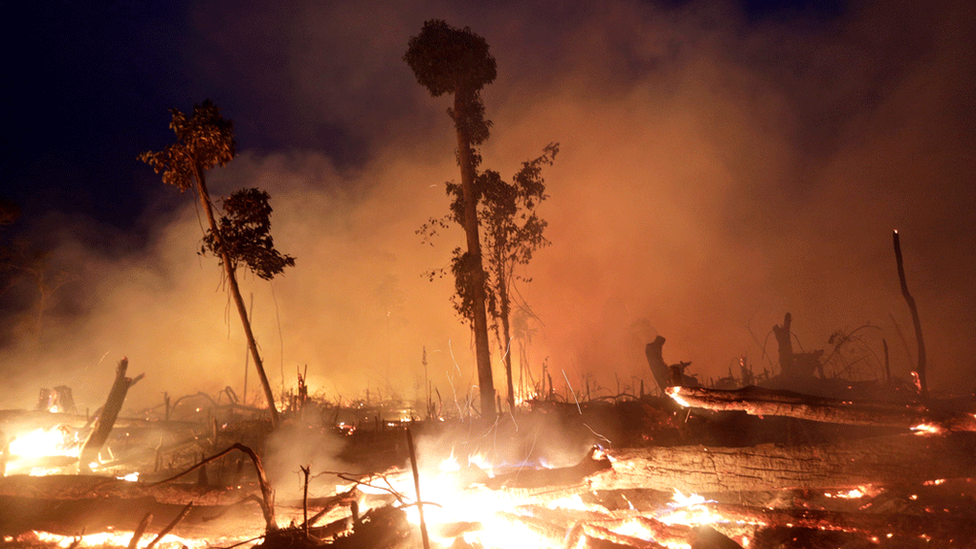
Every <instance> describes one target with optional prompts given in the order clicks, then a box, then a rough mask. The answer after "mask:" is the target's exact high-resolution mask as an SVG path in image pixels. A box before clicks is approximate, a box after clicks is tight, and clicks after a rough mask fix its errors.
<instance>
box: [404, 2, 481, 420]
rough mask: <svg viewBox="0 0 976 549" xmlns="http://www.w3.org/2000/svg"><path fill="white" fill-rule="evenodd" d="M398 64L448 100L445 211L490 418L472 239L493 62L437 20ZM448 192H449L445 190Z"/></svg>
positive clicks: (477, 43)
mask: <svg viewBox="0 0 976 549" xmlns="http://www.w3.org/2000/svg"><path fill="white" fill-rule="evenodd" d="M403 59H404V61H406V63H407V64H408V65H409V66H410V68H411V69H412V70H413V73H414V76H416V78H417V82H418V83H420V85H422V86H424V87H425V88H427V90H428V91H429V92H430V94H431V96H433V97H440V96H441V95H444V94H445V93H451V94H454V106H453V108H451V109H449V110H448V114H449V115H450V116H451V118H452V119H453V120H454V128H455V130H456V132H457V162H458V166H459V167H460V170H461V183H460V189H459V191H460V193H459V194H460V196H461V200H460V202H458V201H456V202H455V204H452V206H451V213H452V216H453V220H454V221H455V222H457V223H458V224H460V225H461V226H462V227H464V232H465V240H466V243H467V251H466V252H464V253H463V254H460V255H458V254H455V256H456V257H457V258H458V261H459V264H460V266H461V268H462V272H461V274H462V276H461V277H460V278H457V279H456V282H457V283H458V284H462V283H463V286H464V287H465V288H470V292H471V311H470V316H468V317H467V318H468V319H469V320H470V322H471V324H472V329H473V330H474V337H475V355H476V359H477V364H478V387H479V390H480V395H481V414H482V417H484V418H486V419H492V418H494V416H495V387H494V382H493V380H492V374H491V351H490V349H489V346H488V319H487V312H486V306H485V300H486V291H485V271H484V267H483V264H482V258H481V240H480V238H479V235H478V212H477V204H478V196H477V194H476V191H475V178H476V177H477V171H478V165H479V164H480V163H481V155H480V154H479V152H478V150H477V148H476V147H477V146H478V145H480V144H481V143H483V142H484V141H485V140H486V139H487V138H488V133H489V132H488V128H489V127H490V125H491V123H490V122H489V121H487V120H485V106H484V103H482V101H481V89H482V88H483V87H484V86H486V85H487V84H490V83H491V82H492V81H494V80H495V75H496V70H495V58H494V57H492V56H491V54H490V53H488V43H487V42H486V41H485V39H484V38H482V37H481V36H478V35H477V34H475V33H473V32H472V31H471V29H470V28H468V27H465V28H464V29H456V28H454V27H451V26H450V25H448V24H447V23H445V22H444V21H442V20H439V19H434V20H429V21H426V22H425V23H424V26H423V28H422V29H421V32H420V34H419V35H417V36H414V37H411V38H410V42H409V45H408V49H407V53H406V54H405V55H404V56H403ZM448 192H451V191H450V189H449V190H448Z"/></svg>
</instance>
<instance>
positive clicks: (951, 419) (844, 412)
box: [667, 387, 976, 433]
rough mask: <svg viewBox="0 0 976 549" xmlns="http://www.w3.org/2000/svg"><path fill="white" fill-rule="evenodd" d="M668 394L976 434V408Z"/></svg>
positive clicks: (814, 416)
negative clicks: (975, 432)
mask: <svg viewBox="0 0 976 549" xmlns="http://www.w3.org/2000/svg"><path fill="white" fill-rule="evenodd" d="M667 392H668V395H670V396H671V398H673V399H674V400H675V401H676V402H678V403H679V404H681V405H682V406H686V407H693V408H705V409H708V410H720V411H736V410H737V411H744V412H746V413H748V414H750V415H755V416H785V417H792V418H797V419H806V420H813V421H821V422H826V423H840V424H845V425H871V426H878V427H898V428H903V429H914V430H918V431H924V432H928V433H933V432H935V433H938V432H945V431H970V432H973V431H976V415H974V413H976V409H974V407H973V406H972V405H970V406H965V405H962V406H960V405H958V404H955V405H951V406H950V405H940V403H938V402H929V403H928V404H922V403H918V402H880V401H853V400H842V399H835V398H823V397H816V396H811V395H804V394H801V393H794V392H791V391H782V390H773V389H763V388H760V387H746V388H743V389H734V390H722V389H706V388H702V387H670V388H668V390H667Z"/></svg>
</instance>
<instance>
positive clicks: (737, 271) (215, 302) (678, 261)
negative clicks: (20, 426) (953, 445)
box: [0, 0, 976, 409]
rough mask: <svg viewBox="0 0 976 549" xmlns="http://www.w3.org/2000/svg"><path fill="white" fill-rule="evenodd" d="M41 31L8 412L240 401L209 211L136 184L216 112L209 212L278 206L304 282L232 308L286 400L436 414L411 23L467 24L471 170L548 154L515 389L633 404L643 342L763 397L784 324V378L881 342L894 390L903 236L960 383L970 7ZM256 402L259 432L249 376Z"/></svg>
mask: <svg viewBox="0 0 976 549" xmlns="http://www.w3.org/2000/svg"><path fill="white" fill-rule="evenodd" d="M29 9H31V10H33V11H32V12H31V13H29V14H27V15H26V16H21V17H20V18H18V19H16V23H15V24H14V25H13V26H14V27H15V28H14V29H11V30H10V31H8V34H9V35H10V36H12V37H13V38H14V39H15V42H17V43H18V44H19V45H20V46H21V47H20V49H18V50H17V54H16V58H15V59H12V60H11V63H12V66H13V76H14V77H13V78H10V79H8V88H13V90H12V93H13V99H12V100H10V101H9V102H8V105H7V109H5V110H6V111H7V112H5V114H4V119H5V123H4V126H5V130H6V131H5V134H6V135H5V136H4V138H3V139H4V145H3V151H4V152H3V163H2V164H3V165H2V166H0V170H2V171H0V174H2V175H0V181H2V186H3V187H2V192H0V195H2V196H3V197H4V198H5V199H6V200H9V201H13V202H14V203H16V204H18V205H19V207H20V209H21V212H22V214H21V217H20V218H19V219H18V220H17V222H16V224H15V225H13V226H10V227H4V228H2V229H0V230H2V231H3V232H2V233H0V236H2V238H3V239H4V243H5V244H6V245H7V246H8V247H10V246H14V244H12V242H14V241H15V240H16V241H17V242H19V243H20V244H17V245H21V246H28V247H29V248H30V249H31V250H34V251H35V252H44V253H45V256H44V257H45V259H44V261H45V263H44V265H45V270H44V279H43V282H44V284H43V285H41V284H39V283H38V281H37V278H36V277H31V276H27V277H22V278H20V279H17V280H16V281H15V283H14V284H13V285H12V286H10V287H9V288H8V289H7V290H6V291H5V293H4V295H3V296H2V304H3V307H4V309H3V313H4V317H5V319H6V321H5V322H4V324H3V334H2V337H0V341H2V343H3V344H4V348H3V350H2V352H0V371H2V373H3V375H4V380H5V383H4V385H5V387H4V390H3V392H2V393H0V405H2V406H3V407H13V406H29V405H31V404H32V403H33V401H34V399H35V398H36V395H37V391H38V389H39V388H40V387H50V386H53V385H61V384H66V385H69V386H72V387H73V388H74V390H75V393H76V400H78V401H79V405H80V406H82V407H86V406H87V407H90V408H91V409H94V408H96V407H97V406H99V405H100V404H101V401H102V400H103V399H104V395H105V394H106V393H107V390H108V386H109V384H110V380H111V378H112V376H113V375H114V364H115V363H116V361H117V360H118V359H119V358H121V357H122V356H128V358H129V360H130V366H129V368H130V372H131V374H133V375H134V374H137V373H142V372H145V374H146V379H145V380H144V381H142V382H140V383H139V384H138V385H137V386H136V387H135V388H134V389H133V391H132V393H130V404H131V401H133V400H134V401H135V402H142V403H145V406H150V405H153V404H155V403H158V402H161V400H162V393H163V392H164V391H165V392H169V393H170V394H171V395H181V394H186V393H195V392H197V391H205V392H209V393H211V394H214V393H216V391H219V390H221V389H223V388H224V387H225V386H230V387H232V388H233V389H234V390H235V391H236V392H237V393H238V394H240V393H241V392H242V391H243V385H244V371H245V360H246V359H245V356H246V353H245V343H244V341H243V334H242V330H241V328H240V322H239V319H238V318H237V314H236V311H235V310H234V309H233V307H232V306H231V305H230V303H229V301H228V298H227V295H226V292H224V291H223V286H222V276H221V270H220V269H219V268H218V266H217V261H216V260H215V259H214V258H212V257H209V256H200V255H198V253H197V252H198V250H199V246H200V238H201V236H202V226H203V224H204V223H205V221H204V220H203V218H202V213H201V212H199V211H198V210H197V209H196V207H195V201H194V200H193V197H192V196H191V195H189V194H185V195H180V194H179V193H178V192H177V191H176V190H175V189H174V188H171V187H166V186H164V185H163V183H162V182H161V180H160V179H159V177H158V176H157V175H155V174H153V173H152V170H151V169H150V168H149V167H147V166H145V165H144V164H142V163H140V162H139V161H138V160H136V155H137V154H138V153H140V152H142V151H146V150H159V149H161V148H163V147H165V146H166V145H167V144H169V143H170V142H172V133H171V132H169V130H168V129H167V125H168V123H169V118H170V115H169V113H168V109H170V108H173V107H175V108H179V109H180V110H183V111H184V112H188V111H190V110H192V107H193V104H194V103H199V102H201V101H203V100H204V99H206V98H211V99H213V100H214V101H215V102H216V103H217V105H218V106H220V107H221V109H222V113H223V114H224V116H225V117H227V118H230V119H232V120H233V121H234V124H235V129H236V132H237V142H238V152H239V155H238V157H237V158H236V159H235V160H234V161H233V162H231V163H230V164H229V165H228V166H227V167H225V168H222V169H218V170H215V171H213V172H212V173H211V174H210V177H211V180H210V183H211V185H212V191H213V192H214V194H215V195H227V194H230V192H232V191H233V190H236V189H238V188H242V187H249V186H258V187H261V188H263V189H265V190H267V191H269V192H270V193H271V195H272V206H273V207H274V210H275V211H274V215H273V217H272V231H273V234H274V236H275V243H276V245H277V247H278V248H279V249H280V250H281V251H283V252H285V253H288V254H291V255H293V256H295V257H296V258H297V265H296V267H294V268H292V269H288V270H287V271H286V273H285V275H284V276H281V277H279V278H277V279H275V281H274V282H273V283H268V282H265V281H262V280H260V279H257V278H256V277H254V276H246V277H244V279H243V280H242V290H243V292H244V294H245V300H246V301H248V302H249V303H250V305H249V306H251V307H252V311H253V317H254V324H255V332H256V336H257V338H258V341H259V345H260V348H261V350H262V353H263V356H264V359H265V363H266V367H267V368H268V370H269V375H270V377H271V379H272V383H273V384H274V385H275V386H276V388H280V387H281V385H282V383H284V384H285V385H286V386H288V387H293V386H294V384H295V374H296V371H298V370H300V369H301V370H304V368H305V367H306V366H307V368H308V375H309V382H310V384H311V386H312V390H313V391H321V392H324V393H326V394H328V395H330V396H331V397H332V398H338V397H340V396H341V397H342V398H343V399H344V401H349V400H350V399H353V398H359V397H362V396H364V394H365V391H366V390H367V389H369V390H370V391H371V394H373V395H375V394H377V392H379V393H380V394H382V395H383V396H389V395H390V394H392V393H396V394H398V395H399V396H402V397H404V398H408V399H412V398H414V397H415V396H416V395H418V394H422V389H423V387H424V386H425V381H424V380H425V376H426V379H429V381H430V382H431V383H432V384H433V386H435V387H437V389H438V391H439V392H440V395H441V397H442V399H443V401H444V402H445V403H448V402H452V401H453V398H454V396H453V395H455V394H456V395H458V398H463V397H464V396H465V395H466V394H468V393H469V392H470V391H471V386H472V384H473V383H474V382H475V381H476V379H477V376H476V375H475V373H474V365H473V357H472V351H471V347H472V341H471V336H470V332H469V330H467V328H466V327H465V326H464V325H463V324H462V323H461V322H460V321H459V320H458V319H457V318H456V317H455V315H454V312H453V309H452V307H451V304H450V302H449V296H450V293H451V291H452V288H453V284H452V282H451V281H449V280H447V279H440V280H435V281H434V282H429V281H428V280H427V279H426V278H425V277H424V276H423V273H424V272H425V271H427V270H430V269H432V268H438V267H444V266H447V264H448V262H449V258H450V252H451V249H453V248H454V247H455V246H458V245H461V244H462V242H463V235H462V234H461V231H460V230H454V231H453V232H445V233H443V234H441V235H440V236H439V237H438V238H436V239H435V240H434V241H433V242H432V244H433V245H430V244H424V243H423V242H422V241H421V238H420V237H419V236H417V235H416V234H415V231H416V229H418V228H419V227H420V226H421V225H422V224H423V223H424V222H426V221H427V220H428V219H429V218H431V217H439V216H442V215H443V214H445V213H446V212H447V205H448V198H447V197H446V196H445V192H444V183H445V182H446V181H449V180H454V179H457V178H458V170H457V166H456V165H455V162H454V146H455V144H456V142H455V137H454V134H453V127H452V123H451V120H450V119H449V118H448V116H447V114H446V110H447V108H448V106H449V105H450V101H449V99H448V98H446V97H439V98H431V97H430V96H429V94H428V93H427V91H426V90H425V89H424V88H422V87H421V86H420V85H418V84H417V83H416V80H415V78H414V76H413V74H412V73H411V71H410V69H409V67H408V66H407V65H406V64H405V63H404V62H403V61H402V56H403V54H404V52H405V51H406V47H407V41H408V40H409V38H410V37H411V36H413V35H416V34H417V33H419V31H420V29H421V26H422V24H423V22H424V21H425V20H427V19H432V18H439V19H444V20H446V21H447V22H448V23H450V24H452V25H454V26H457V27H464V26H470V27H471V29H472V30H473V31H474V32H476V33H478V34H480V35H481V36H483V37H484V38H485V39H486V40H487V41H488V43H489V44H490V46H491V53H492V54H493V55H494V57H495V58H496V60H497V63H498V78H497V79H496V81H495V82H494V83H493V84H491V85H490V86H488V87H487V88H486V89H485V91H484V93H483V99H484V101H485V105H486V114H487V117H488V118H490V119H491V120H492V122H493V126H492V133H491V137H490V138H489V140H488V141H487V142H486V143H485V145H484V147H483V149H482V153H483V157H484V164H483V168H489V169H495V170H498V171H500V172H501V173H502V175H503V176H511V175H512V174H513V173H514V172H515V171H516V170H517V169H518V168H519V167H520V163H521V162H523V161H525V160H529V159H532V158H535V157H536V156H538V155H539V154H541V152H542V149H543V147H545V146H546V145H547V144H548V143H550V142H558V143H559V144H560V152H559V154H558V156H557V157H556V163H555V165H554V166H552V167H551V168H547V169H546V170H545V172H544V174H543V175H544V177H545V179H546V183H547V187H548V192H549V195H550V198H549V199H548V200H547V201H546V202H544V203H543V205H542V206H541V209H540V214H541V215H542V216H543V217H544V218H545V219H547V220H548V222H549V228H548V237H549V239H550V240H551V241H552V246H550V247H549V248H546V249H544V250H541V251H539V252H538V253H537V254H536V257H535V259H534V260H533V262H532V263H531V264H530V265H529V266H528V267H527V269H526V270H525V271H524V273H523V274H524V275H525V276H527V277H531V279H532V281H531V283H522V284H520V285H519V287H518V291H519V294H520V296H521V297H522V298H523V300H524V303H526V304H527V305H528V306H529V307H531V311H532V313H533V314H534V317H533V319H531V320H530V323H529V324H530V327H531V328H532V330H533V331H534V332H533V335H532V338H531V342H530V344H529V345H528V348H527V351H526V355H527V357H528V361H529V365H530V367H531V369H532V374H533V376H534V379H535V381H536V382H538V380H539V375H540V372H541V368H542V365H543V364H544V363H545V364H546V365H547V368H548V371H549V372H550V373H551V374H552V377H553V380H554V381H556V383H557V386H558V385H564V384H565V382H566V381H568V382H569V384H570V385H571V386H572V387H573V388H574V389H575V390H577V391H579V390H580V389H581V387H584V386H585V385H586V384H589V385H590V387H591V390H593V388H594V387H597V386H599V387H602V391H603V392H602V393H601V394H616V393H618V392H619V391H621V390H624V389H625V388H627V387H631V388H636V386H637V384H639V383H640V380H641V379H644V380H645V385H646V387H647V389H648V390H650V389H652V388H653V387H655V383H654V381H653V378H652V377H651V376H650V372H649V370H648V367H647V364H646V361H645V359H644V355H643V349H644V345H645V344H646V343H648V342H650V341H652V340H653V339H654V337H655V336H656V335H662V336H664V337H666V338H667V344H666V345H665V347H664V356H665V360H667V361H668V362H678V361H691V362H692V366H691V368H690V369H689V372H694V373H698V374H700V375H701V376H702V377H704V378H709V377H711V378H717V377H721V376H724V375H727V373H728V372H729V368H730V366H732V365H733V364H735V365H736V366H735V370H736V372H737V370H738V361H739V359H740V357H746V360H747V361H748V362H749V363H750V364H752V365H753V367H754V369H755V370H756V371H757V372H761V371H762V370H763V368H766V369H769V370H774V368H773V363H775V356H776V354H775V343H774V341H773V339H772V337H771V335H770V328H771V327H772V326H773V325H774V324H779V323H782V321H783V315H784V314H785V313H786V312H790V313H792V315H793V319H794V320H793V329H794V333H795V335H796V338H797V340H796V345H797V346H798V348H802V349H804V350H814V349H827V353H828V354H830V353H831V351H832V349H833V344H831V343H829V340H830V338H831V335H832V334H834V333H835V332H837V331H842V332H844V333H847V334H849V333H852V332H853V333H854V334H855V338H856V341H855V342H854V344H852V345H849V346H847V347H846V348H845V349H846V351H847V352H848V355H845V356H840V357H835V363H834V364H840V365H841V366H843V365H851V366H852V369H853V370H861V371H868V372H873V373H875V374H877V373H878V372H879V371H880V364H882V363H883V360H884V359H883V353H884V351H883V348H882V339H883V340H884V341H885V342H887V344H888V347H889V350H890V357H891V358H890V363H891V371H892V374H893V375H896V376H899V377H905V378H907V377H908V375H909V371H910V370H911V369H912V368H913V367H914V363H915V362H914V361H915V359H914V356H915V348H916V347H915V341H914V336H913V330H912V324H911V317H910V315H909V310H908V307H907V305H906V303H905V300H904V299H903V297H902V294H901V291H900V288H899V283H898V277H897V272H896V269H895V261H894V254H893V250H892V242H891V241H892V237H891V235H892V230H893V229H897V230H899V231H900V235H901V245H902V249H903V251H904V256H905V268H906V275H907V280H908V285H909V289H910V290H911V292H912V294H913V296H914V298H915V299H916V301H917V302H918V307H919V314H920V317H921V322H922V328H923V333H924V336H925V344H926V348H927V351H928V365H929V372H930V374H929V376H930V377H929V383H930V385H931V386H932V387H933V389H934V390H936V391H948V390H951V391H955V392H959V391H966V392H969V391H972V390H973V389H974V385H976V383H974V382H973V381H972V376H973V371H974V370H976V313H974V310H976V285H974V272H976V189H974V177H976V176H974V175H973V174H974V168H976V158H974V151H976V130H974V128H976V108H974V104H973V97H976V60H974V55H973V52H974V51H976V43H974V42H976V40H974V38H976V9H974V8H973V7H972V5H971V4H970V3H969V2H966V1H963V0H959V1H936V2H931V3H928V2H925V3H920V2H913V1H909V0H904V1H875V2H870V1H866V2H856V1H851V2H843V1H838V2H830V3H822V2H792V3H778V2H757V1H754V0H753V1H748V2H746V1H735V0H728V1H726V2H718V1H680V0H678V1H676V0H660V1H657V2H654V1H646V2H638V1H636V0H635V1H627V0H613V1H609V2H599V3H593V2H577V1H563V0H561V1H558V2H557V1H552V2H547V1H543V2H386V3H382V2H373V3H367V4H363V3H354V2H346V3H344V2H315V1H306V2H301V1H296V2H239V1H233V2H231V1H223V0H213V1H206V2H176V3H168V4H165V5H155V4H154V5H149V4H139V3H131V2H119V3H116V4H115V5H111V6H109V7H105V8H90V7H81V6H80V5H79V6H78V7H75V6H73V5H67V6H60V7H58V8H53V7H44V6H36V7H30V8H29ZM90 9H95V10H96V11H89V10H90ZM99 9H100V10H101V11H98V10H99ZM7 19H8V21H14V19H12V18H9V17H8V18H7ZM25 264H30V265H35V264H36V262H35V263H31V262H26V260H24V262H22V263H21V265H25ZM5 280H6V279H5ZM6 283H7V282H6V281H5V284H6ZM5 287H6V286H5ZM42 287H43V288H44V289H45V291H43V292H40V291H39V289H41V288H42ZM40 296H43V303H42V302H41V300H40ZM39 311H41V313H40V314H39ZM868 325H869V326H868ZM865 326H868V327H865ZM835 341H836V340H835ZM517 347H518V345H517V344H516V345H513V352H514V353H515V354H516V357H518V355H519V353H518V348H517ZM764 347H765V352H766V353H767V354H764V350H763V349H764ZM424 349H426V356H427V365H426V373H425V367H424V365H423V364H422V359H423V353H424ZM769 354H771V355H772V357H770V356H769ZM494 358H495V360H496V362H497V360H498V353H497V351H496V353H495V356H494ZM517 365H518V360H516V367H517ZM282 373H283V374H284V378H283V379H282ZM248 384H249V385H248V393H249V395H251V396H250V397H249V399H250V401H251V402H254V401H255V400H257V396H256V395H257V381H256V376H255V375H254V372H250V374H249V377H248ZM495 386H496V388H498V389H499V390H503V388H504V378H503V377H502V371H501V369H500V368H497V369H496V374H495Z"/></svg>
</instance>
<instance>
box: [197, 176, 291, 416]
mask: <svg viewBox="0 0 976 549" xmlns="http://www.w3.org/2000/svg"><path fill="white" fill-rule="evenodd" d="M194 172H195V173H194V175H195V177H196V180H197V190H198V191H199V192H198V194H199V195H200V204H201V205H202V206H203V211H204V212H206V214H207V222H208V223H209V224H210V231H211V232H212V233H213V235H214V244H216V248H217V249H218V250H221V252H220V260H221V262H222V263H223V264H224V273H225V274H226V275H227V283H228V284H229V285H230V295H231V297H232V298H233V300H234V305H235V306H237V313H238V314H239V315H240V317H241V324H242V325H243V326H244V336H245V337H246V338H247V347H248V349H250V351H251V357H252V358H254V367H255V368H256V369H257V371H258V378H260V380H261V386H262V387H263V388H264V397H265V399H266V400H267V401H268V410H269V411H270V413H271V426H272V427H273V428H277V427H278V423H279V422H278V408H276V407H275V401H274V393H272V391H271V383H270V382H269V381H268V375H267V374H266V373H265V372H264V362H262V361H261V354H260V353H259V352H258V345H257V342H256V341H255V339H254V333H253V332H252V331H251V321H250V320H249V319H248V316H247V309H246V308H245V307H244V298H243V297H241V289H240V288H239V287H238V285H237V276H236V274H235V268H234V264H233V263H232V262H231V259H230V256H229V255H228V253H227V252H226V250H224V247H223V246H221V239H220V230H219V228H218V226H217V220H216V219H215V218H214V214H213V208H212V207H211V205H210V192H209V191H208V190H207V182H206V180H205V179H204V176H203V169H201V168H200V166H194Z"/></svg>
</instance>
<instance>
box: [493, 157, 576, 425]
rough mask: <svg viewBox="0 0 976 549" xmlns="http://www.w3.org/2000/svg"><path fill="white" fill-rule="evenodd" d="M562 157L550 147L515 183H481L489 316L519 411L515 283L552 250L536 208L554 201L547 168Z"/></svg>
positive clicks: (512, 402)
mask: <svg viewBox="0 0 976 549" xmlns="http://www.w3.org/2000/svg"><path fill="white" fill-rule="evenodd" d="M557 152H559V144H558V143H550V144H549V145H548V146H547V147H546V148H545V149H544V151H543V154H542V156H540V157H538V158H536V159H534V160H530V161H527V162H523V163H522V169H520V170H519V171H518V173H516V174H515V177H513V178H512V181H511V182H510V183H509V182H507V181H505V180H503V179H502V178H501V176H500V175H499V174H498V172H496V171H493V170H486V171H485V172H484V173H483V174H481V175H480V176H479V177H478V180H477V181H476V182H475V185H476V187H477V189H478V190H479V192H480V194H481V204H480V206H479V211H478V216H479V218H480V222H481V228H482V229H483V230H484V237H483V239H482V240H483V245H484V250H485V257H486V264H487V271H488V273H487V274H488V312H489V314H490V315H491V317H492V319H493V321H494V330H495V337H496V339H497V340H498V344H499V348H500V350H501V353H502V357H503V360H504V363H505V376H506V380H507V382H508V406H509V409H510V410H514V408H515V389H514V384H513V382H512V353H511V348H510V342H511V339H512V336H511V327H510V318H511V312H512V299H511V290H512V283H513V282H514V281H515V280H517V279H521V280H524V281H526V282H528V281H529V280H530V279H528V278H523V277H520V276H518V275H516V274H515V269H516V267H518V266H519V265H527V264H528V263H529V261H531V259H532V254H533V253H534V252H535V251H536V250H537V249H539V248H541V247H544V246H547V245H549V241H548V240H547V239H546V237H545V235H544V232H545V229H546V226H548V223H547V222H546V220H544V219H542V218H540V217H539V216H538V214H537V213H536V207H537V206H538V205H539V203H540V202H542V201H543V200H545V199H546V198H548V195H546V183H545V180H544V179H543V177H542V168H543V166H551V165H552V163H553V161H554V159H555V157H556V153H557ZM499 324H500V326H499ZM499 328H500V329H501V333H499Z"/></svg>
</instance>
